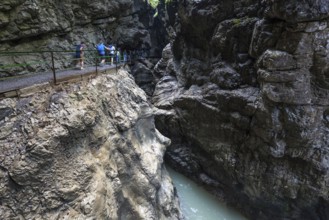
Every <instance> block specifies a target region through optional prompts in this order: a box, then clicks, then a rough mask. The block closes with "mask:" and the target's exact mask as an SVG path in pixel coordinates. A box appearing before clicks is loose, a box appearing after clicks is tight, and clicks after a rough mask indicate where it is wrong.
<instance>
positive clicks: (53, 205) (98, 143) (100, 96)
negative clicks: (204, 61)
mask: <svg viewBox="0 0 329 220" xmlns="http://www.w3.org/2000/svg"><path fill="white" fill-rule="evenodd" d="M0 116H1V118H0V123H1V129H0V142H1V144H0V145H1V152H0V177H1V178H0V201H1V202H0V218H1V219H134V220H135V219H180V218H181V214H180V210H179V207H178V201H177V198H176V195H175V191H174V188H173V185H172V181H171V179H170V177H169V176H168V174H167V172H166V170H165V168H164V164H163V155H164V152H165V149H166V146H168V145H169V144H170V140H169V139H167V138H166V137H164V136H162V135H161V134H160V133H159V132H158V131H157V129H156V128H155V126H154V119H153V118H154V110H153V108H152V106H150V104H149V103H148V102H147V98H146V95H145V93H144V92H143V91H142V90H141V89H140V88H138V87H137V86H136V84H135V83H134V80H133V78H132V77H131V76H130V75H129V74H128V73H127V72H126V71H124V70H119V72H118V74H113V75H103V76H99V77H98V78H95V79H92V80H90V81H88V82H81V83H76V84H71V85H60V86H58V87H56V88H54V89H52V88H48V89H47V90H44V91H40V92H39V93H36V94H34V95H33V96H30V97H26V98H18V99H3V100H1V101H0Z"/></svg>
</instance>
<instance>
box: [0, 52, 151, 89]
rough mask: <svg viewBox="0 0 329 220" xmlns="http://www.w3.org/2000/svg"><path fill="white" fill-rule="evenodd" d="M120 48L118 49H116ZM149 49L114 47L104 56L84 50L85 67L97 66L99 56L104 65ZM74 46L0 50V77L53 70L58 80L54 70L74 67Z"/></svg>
mask: <svg viewBox="0 0 329 220" xmlns="http://www.w3.org/2000/svg"><path fill="white" fill-rule="evenodd" d="M118 52H119V53H118ZM148 52H149V51H148V50H142V49H141V50H129V51H126V50H125V51H118V50H115V51H114V55H113V54H109V53H107V54H106V56H99V55H98V52H97V50H96V49H87V50H84V58H83V60H84V67H85V68H88V67H89V68H90V67H93V68H95V71H96V73H97V72H98V70H99V68H100V61H101V59H105V61H106V62H105V64H106V65H114V64H115V67H116V70H117V69H118V65H121V64H126V63H130V64H131V63H132V62H133V61H134V60H136V59H144V58H148V57H150V56H149V53H148ZM75 55H76V51H75V50H47V51H14V52H11V51H0V80H1V81H3V80H7V79H11V78H19V77H25V76H28V75H36V74H42V73H49V72H52V74H53V80H54V83H55V84H56V83H57V76H56V73H58V72H60V71H67V70H76V69H77V64H78V62H79V60H80V58H76V56H75Z"/></svg>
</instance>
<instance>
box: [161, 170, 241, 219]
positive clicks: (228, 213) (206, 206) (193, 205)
mask: <svg viewBox="0 0 329 220" xmlns="http://www.w3.org/2000/svg"><path fill="white" fill-rule="evenodd" d="M166 168H167V170H168V172H169V174H170V176H171V178H172V180H173V182H174V185H175V187H176V189H177V193H178V197H179V201H180V205H181V209H182V211H183V214H184V216H185V218H186V220H247V219H246V218H245V217H243V216H242V215H241V214H239V213H237V212H236V211H234V210H232V209H230V208H228V207H226V206H225V205H224V204H222V203H220V202H219V201H218V200H216V199H215V197H214V196H213V195H211V194H210V193H208V192H207V191H206V190H204V189H203V188H201V187H200V186H198V185H197V184H195V183H194V182H192V181H191V180H189V179H188V178H186V177H185V176H183V175H182V174H180V173H177V172H176V171H174V170H173V169H171V168H170V167H168V166H166Z"/></svg>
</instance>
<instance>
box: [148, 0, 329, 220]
mask: <svg viewBox="0 0 329 220" xmlns="http://www.w3.org/2000/svg"><path fill="white" fill-rule="evenodd" d="M176 3H177V4H178V9H177V11H178V14H177V19H176V24H175V31H176V33H175V38H174V39H173V42H172V43H171V44H169V45H168V46H167V47H166V48H165V50H164V51H163V59H161V60H160V62H159V63H158V64H157V65H156V68H155V71H154V73H155V75H156V76H157V77H158V78H159V80H158V82H157V85H156V87H155V92H154V95H153V103H154V105H155V106H156V107H158V108H161V109H163V110H165V111H163V112H162V113H160V114H158V115H157V118H156V119H157V120H156V124H157V127H158V128H159V129H160V131H161V132H162V133H163V134H164V135H166V136H167V137H170V138H171V139H172V145H171V147H170V148H169V150H168V151H167V154H166V158H167V160H168V161H169V162H170V163H171V164H172V165H173V166H175V167H176V168H177V169H179V170H181V171H182V172H184V173H185V174H186V175H188V176H190V177H192V178H193V179H195V180H197V181H199V182H201V183H203V184H204V185H205V186H206V187H207V188H209V190H212V191H213V192H214V194H216V195H217V196H218V197H220V198H221V199H222V200H224V201H226V202H227V203H228V204H231V205H233V206H235V207H238V208H239V209H240V210H242V211H243V212H244V213H245V214H246V215H247V216H249V217H251V219H328V218H329V213H328V208H329V206H328V204H329V203H328V202H329V199H328V195H329V192H328V189H329V187H328V184H329V183H328V177H329V169H328V168H329V167H328V152H329V148H328V135H329V133H328V132H329V129H328V122H327V121H328V116H327V115H328V104H329V103H328V91H329V87H328V82H327V81H328V79H327V74H328V73H327V72H328V61H329V60H328V57H329V49H328V36H329V35H328V34H329V28H328V20H327V18H328V16H329V15H328V8H329V2H328V1H327V0H320V1H310V0H307V1H303V2H300V1H295V0H292V1H283V0H282V1H281V0H278V1H256V0H255V1H253V0H250V1H244V0H240V1H226V0H225V1H220V2H218V1H212V0H209V1H191V0H186V1H179V2H178V1H177V2H176Z"/></svg>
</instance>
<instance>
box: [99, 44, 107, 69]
mask: <svg viewBox="0 0 329 220" xmlns="http://www.w3.org/2000/svg"><path fill="white" fill-rule="evenodd" d="M96 49H97V51H98V55H99V56H100V58H101V62H100V65H101V66H103V65H104V64H105V54H106V53H105V50H110V48H108V47H106V46H105V45H104V44H103V43H100V44H98V45H97V47H96Z"/></svg>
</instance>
